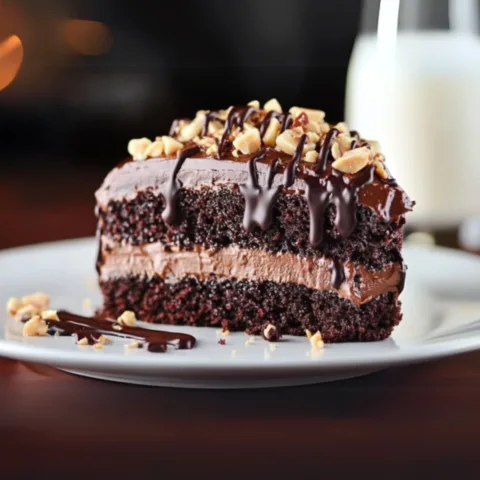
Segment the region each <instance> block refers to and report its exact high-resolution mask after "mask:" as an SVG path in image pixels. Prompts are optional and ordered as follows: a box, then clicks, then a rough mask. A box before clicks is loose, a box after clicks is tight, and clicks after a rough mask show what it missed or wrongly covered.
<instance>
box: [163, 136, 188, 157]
mask: <svg viewBox="0 0 480 480" xmlns="http://www.w3.org/2000/svg"><path fill="white" fill-rule="evenodd" d="M162 142H163V148H164V149H165V153H166V154H167V155H173V154H174V153H177V152H178V151H179V150H180V149H182V148H183V143H181V142H179V141H178V140H175V139H174V138H172V137H169V136H168V135H164V136H163V137H162Z"/></svg>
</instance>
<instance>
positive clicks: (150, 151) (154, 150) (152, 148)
mask: <svg viewBox="0 0 480 480" xmlns="http://www.w3.org/2000/svg"><path fill="white" fill-rule="evenodd" d="M163 148H164V146H163V142H162V140H155V141H154V142H152V143H151V144H150V145H149V146H148V147H147V148H146V149H145V152H144V153H143V154H144V155H145V158H153V157H159V156H160V155H161V154H162V153H163Z"/></svg>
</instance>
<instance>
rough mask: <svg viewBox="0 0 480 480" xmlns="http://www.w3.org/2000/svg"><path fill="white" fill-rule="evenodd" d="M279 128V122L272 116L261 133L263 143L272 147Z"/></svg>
mask: <svg viewBox="0 0 480 480" xmlns="http://www.w3.org/2000/svg"><path fill="white" fill-rule="evenodd" d="M280 128H281V125H280V122H279V121H278V120H277V119H276V118H272V119H271V120H270V123H269V124H268V127H267V130H266V131H265V134H264V135H263V143H264V144H265V145H267V146H269V147H274V146H275V141H276V140H277V136H278V133H279V132H280Z"/></svg>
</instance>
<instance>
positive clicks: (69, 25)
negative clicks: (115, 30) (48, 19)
mask: <svg viewBox="0 0 480 480" xmlns="http://www.w3.org/2000/svg"><path fill="white" fill-rule="evenodd" d="M62 33H63V36H64V38H65V40H66V42H67V43H68V45H69V46H70V48H71V49H72V50H74V51H75V52H77V53H80V54H82V55H101V54H103V53H106V52H108V50H110V47H111V45H112V37H111V35H110V29H109V28H108V27H107V26H106V25H105V24H103V23H101V22H95V21H92V20H66V21H65V22H63V23H62Z"/></svg>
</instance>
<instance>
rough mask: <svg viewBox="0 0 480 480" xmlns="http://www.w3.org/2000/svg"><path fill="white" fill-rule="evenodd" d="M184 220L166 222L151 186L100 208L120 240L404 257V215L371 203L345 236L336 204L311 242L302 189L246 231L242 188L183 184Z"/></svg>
mask: <svg viewBox="0 0 480 480" xmlns="http://www.w3.org/2000/svg"><path fill="white" fill-rule="evenodd" d="M178 203H179V211H180V212H181V221H180V223H178V224H176V225H166V223H165V222H164V221H163V219H162V216H161V215H162V212H163V210H164V206H165V201H164V198H163V196H162V195H161V194H157V195H155V194H154V192H153V191H152V190H146V191H141V192H139V193H138V194H137V196H136V197H135V198H134V199H132V200H130V201H123V202H122V201H111V202H109V203H108V205H107V208H106V209H105V210H104V209H100V210H99V211H98V217H99V227H100V231H101V233H102V234H103V235H106V236H108V237H110V238H111V239H112V240H115V241H116V242H125V243H128V244H131V245H142V244H148V243H154V242H162V243H163V244H165V245H178V246H181V247H182V248H185V249H187V250H188V249H191V248H193V246H194V245H202V246H204V247H205V248H209V249H214V248H222V247H226V246H229V245H232V244H233V245H237V246H239V247H242V248H250V249H264V250H266V251H267V252H271V253H275V252H289V253H295V254H300V255H303V256H319V255H320V256H327V257H331V258H337V259H339V260H341V261H347V260H350V261H357V262H360V263H362V264H364V265H365V266H367V267H369V268H372V269H380V268H382V266H383V264H385V263H393V262H401V261H402V259H401V255H400V249H401V246H402V230H401V228H402V226H403V224H404V217H403V216H400V217H398V218H397V219H395V220H392V221H390V222H386V221H385V220H384V219H382V218H381V217H380V216H378V215H376V214H375V213H374V212H373V211H372V210H371V209H370V208H368V207H364V206H359V207H357V210H356V220H357V222H356V227H355V229H354V231H353V233H352V234H351V235H350V236H349V237H348V238H345V239H344V238H340V235H339V232H338V229H337V227H336V225H335V214H336V207H335V206H330V207H329V209H328V210H327V212H326V213H325V224H324V226H325V235H324V241H323V243H322V244H321V245H319V246H318V247H312V245H311V243H310V241H309V214H308V208H307V206H306V200H305V198H304V197H303V196H300V195H287V194H279V195H278V197H277V198H276V201H275V203H274V204H273V206H272V208H273V212H272V217H273V222H272V225H271V226H270V228H269V229H267V230H262V229H260V228H259V227H256V228H254V229H253V230H252V231H250V232H247V231H246V230H245V229H244V228H243V226H242V219H243V215H244V209H245V199H244V198H243V196H242V194H241V193H240V192H239V191H238V188H235V187H232V189H227V188H219V189H216V190H213V189H205V190H200V191H197V190H187V189H184V190H181V191H180V192H179V194H178Z"/></svg>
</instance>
